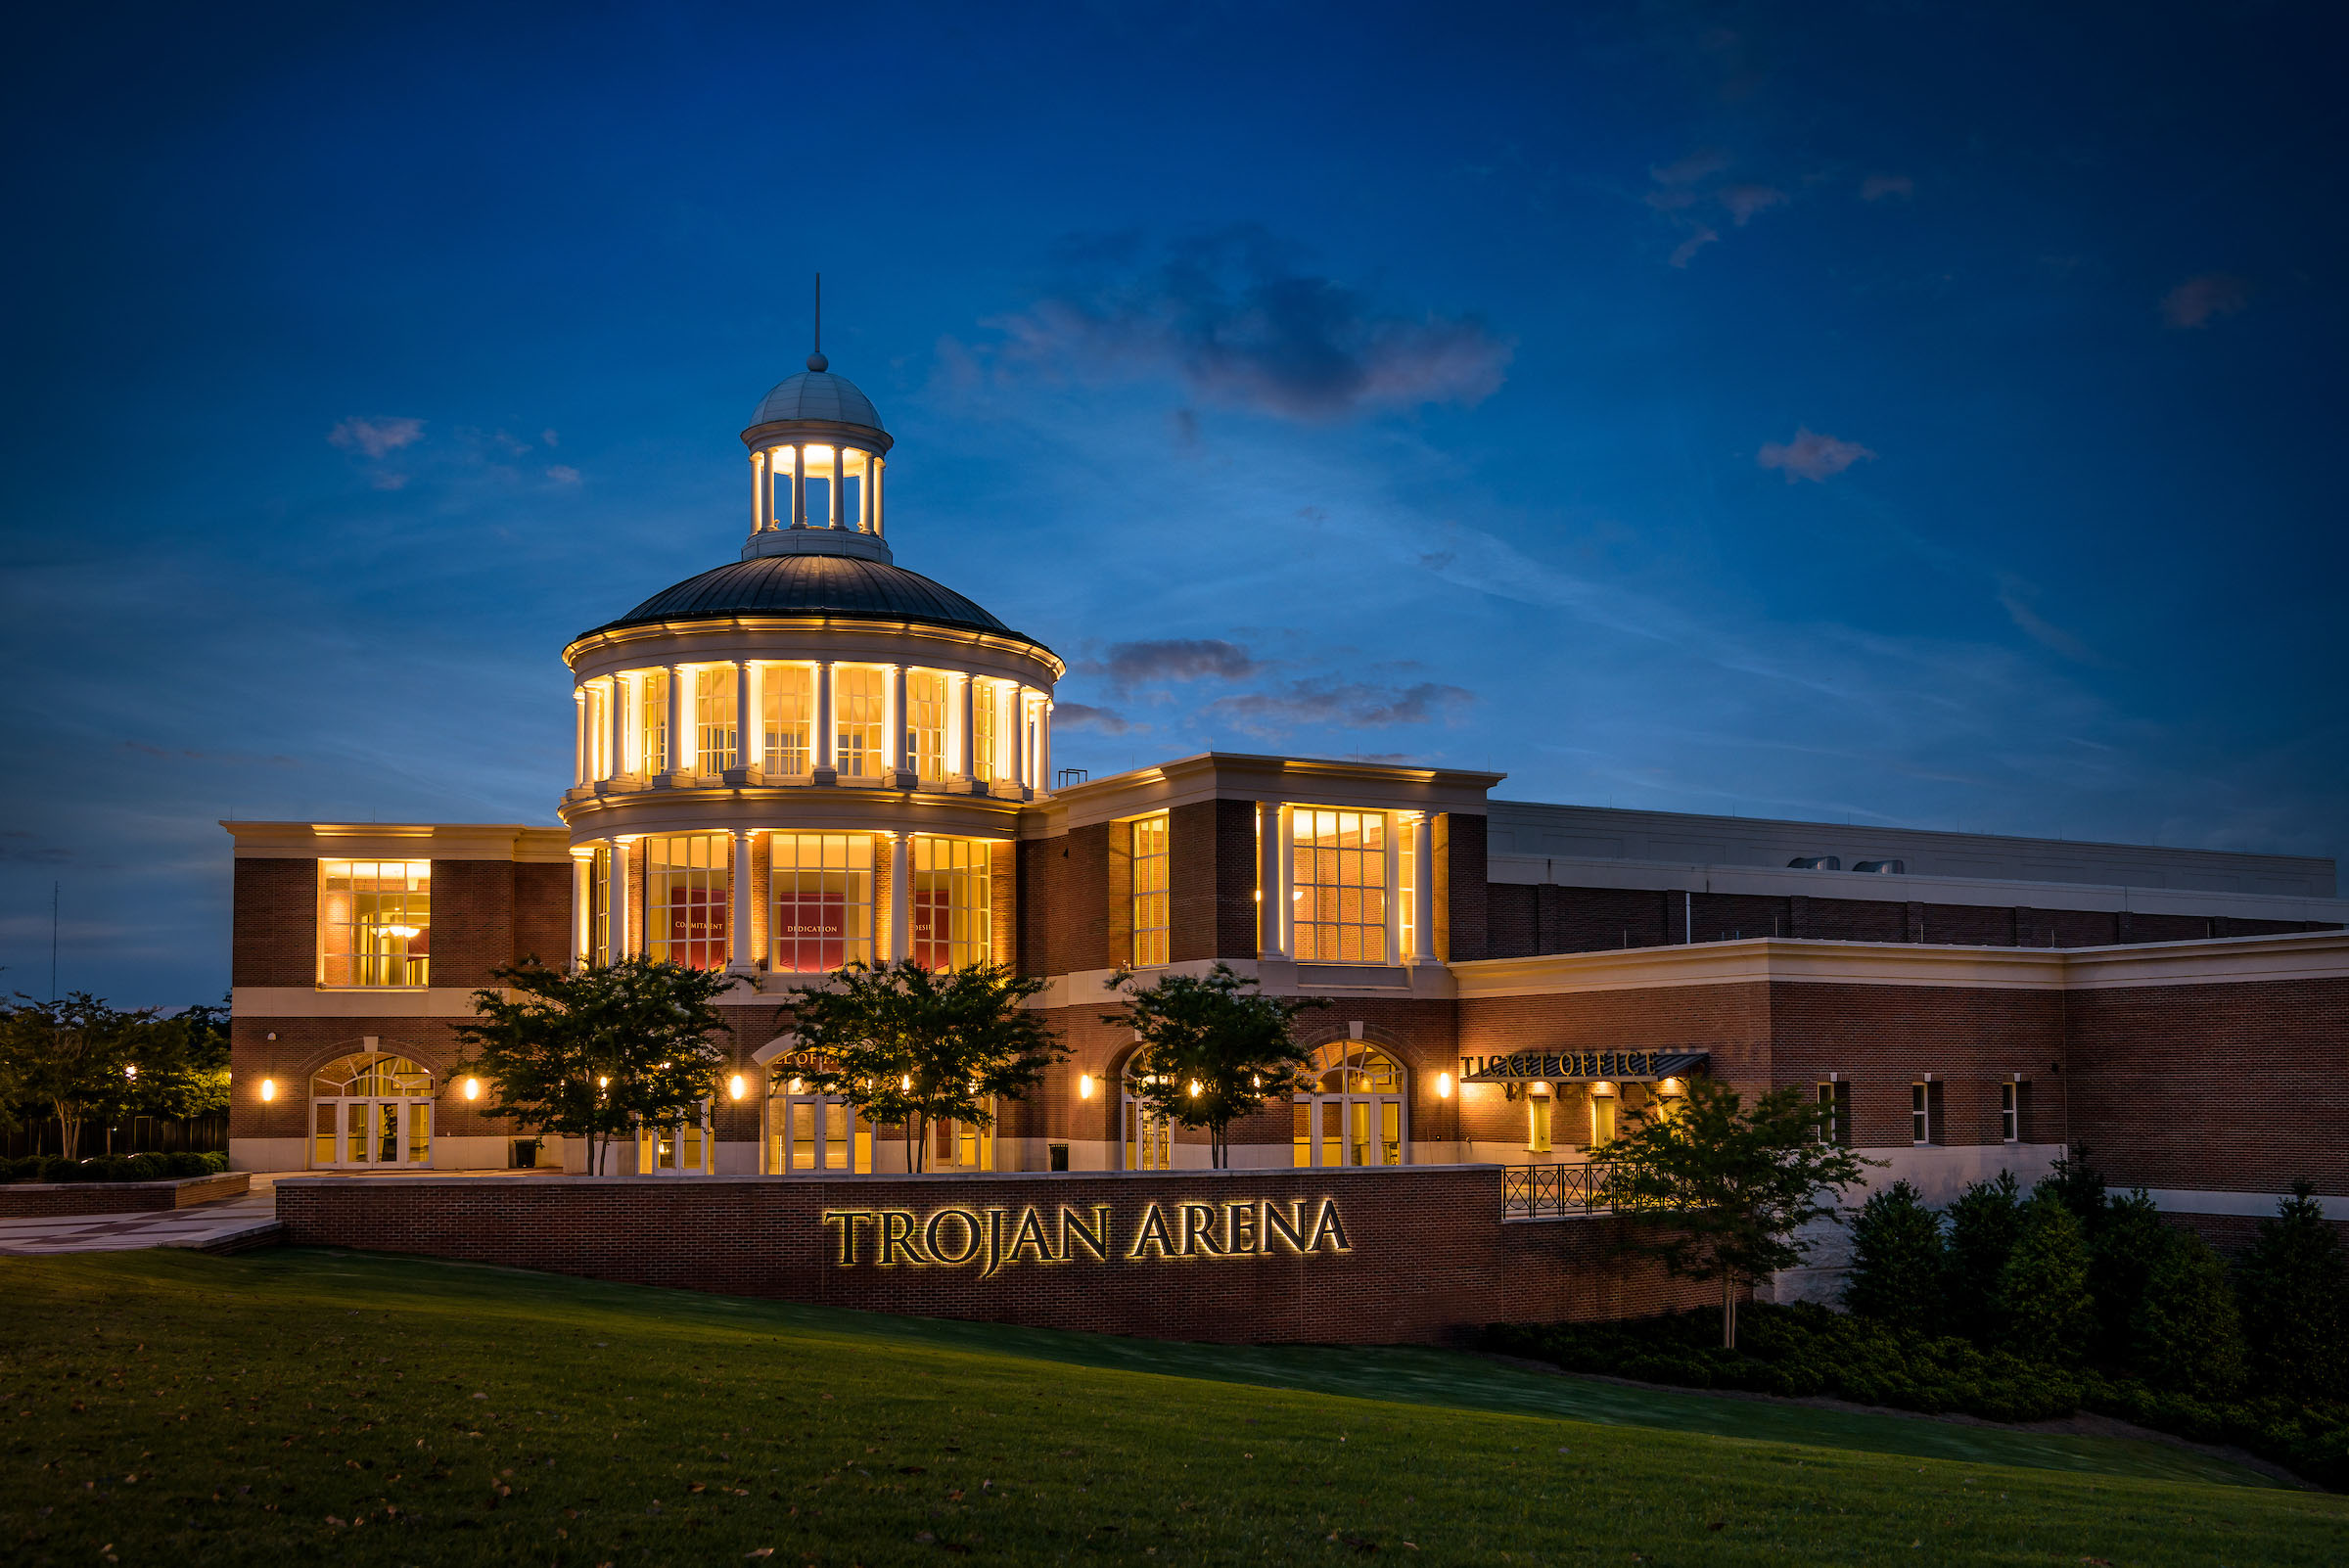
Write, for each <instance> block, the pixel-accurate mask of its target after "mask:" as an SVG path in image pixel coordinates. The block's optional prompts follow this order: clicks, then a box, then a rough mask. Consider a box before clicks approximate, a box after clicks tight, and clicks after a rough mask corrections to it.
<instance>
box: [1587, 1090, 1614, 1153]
mask: <svg viewBox="0 0 2349 1568" xmlns="http://www.w3.org/2000/svg"><path fill="white" fill-rule="evenodd" d="M1619 1103H1620V1102H1619V1101H1618V1100H1617V1099H1616V1096H1615V1085H1614V1084H1591V1085H1590V1147H1592V1148H1594V1149H1603V1148H1605V1147H1606V1146H1607V1145H1608V1144H1610V1143H1612V1142H1614V1141H1615V1108H1616V1106H1617V1105H1618V1104H1619Z"/></svg>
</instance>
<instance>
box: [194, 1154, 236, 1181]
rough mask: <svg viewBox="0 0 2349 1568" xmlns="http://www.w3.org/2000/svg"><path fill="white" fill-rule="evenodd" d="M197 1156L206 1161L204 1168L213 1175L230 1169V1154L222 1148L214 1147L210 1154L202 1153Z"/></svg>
mask: <svg viewBox="0 0 2349 1568" xmlns="http://www.w3.org/2000/svg"><path fill="white" fill-rule="evenodd" d="M197 1158H198V1159H200V1160H202V1161H203V1162H204V1169H205V1170H206V1171H207V1172H208V1173H209V1174H211V1175H213V1176H218V1175H220V1174H221V1173H222V1172H224V1171H226V1170H227V1169H228V1156H227V1155H226V1154H225V1153H222V1152H221V1151H220V1150H217V1149H214V1150H212V1151H211V1152H210V1153H208V1154H200V1155H198V1156H197Z"/></svg>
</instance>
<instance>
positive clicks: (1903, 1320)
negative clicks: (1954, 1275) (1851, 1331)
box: [1843, 1180, 1949, 1329]
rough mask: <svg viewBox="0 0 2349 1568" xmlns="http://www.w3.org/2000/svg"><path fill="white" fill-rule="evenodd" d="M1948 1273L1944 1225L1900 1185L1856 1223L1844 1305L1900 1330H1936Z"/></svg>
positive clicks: (1878, 1197) (1875, 1200)
mask: <svg viewBox="0 0 2349 1568" xmlns="http://www.w3.org/2000/svg"><path fill="white" fill-rule="evenodd" d="M1948 1270H1949V1255H1948V1252H1947V1250H1946V1249H1945V1248H1944V1247H1943V1245H1942V1240H1941V1222H1940V1221H1939V1220H1937V1219H1935V1218H1934V1215H1933V1211H1932V1210H1930V1209H1928V1208H1926V1207H1925V1203H1924V1200H1923V1199H1922V1198H1920V1197H1919V1196H1917V1191H1916V1188H1914V1187H1912V1186H1911V1185H1910V1184H1909V1183H1908V1182H1907V1181H1905V1180H1904V1181H1895V1182H1894V1183H1893V1184H1892V1185H1891V1186H1889V1187H1886V1188H1885V1189H1884V1190H1883V1191H1881V1192H1877V1193H1873V1194H1871V1195H1870V1196H1869V1197H1868V1200H1867V1201H1866V1202H1865V1203H1864V1204H1862V1205H1861V1206H1860V1213H1859V1216H1858V1218H1856V1219H1855V1220H1854V1221H1853V1222H1852V1271H1851V1274H1850V1275H1849V1277H1848V1278H1847V1279H1846V1280H1845V1282H1844V1287H1843V1300H1844V1305H1845V1306H1847V1307H1849V1308H1850V1309H1851V1310H1852V1311H1853V1312H1855V1313H1857V1314H1860V1315H1861V1316H1863V1317H1872V1318H1874V1319H1876V1320H1878V1321H1879V1322H1884V1323H1889V1324H1891V1325H1892V1326H1894V1327H1896V1328H1913V1329H1932V1328H1935V1327H1938V1326H1939V1325H1940V1322H1941V1316H1942V1291H1943V1286H1944V1280H1945V1276H1946V1275H1947V1273H1948Z"/></svg>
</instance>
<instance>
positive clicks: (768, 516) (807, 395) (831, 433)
mask: <svg viewBox="0 0 2349 1568" xmlns="http://www.w3.org/2000/svg"><path fill="white" fill-rule="evenodd" d="M816 288H817V294H816V316H815V343H814V351H813V352H811V353H810V354H808V356H807V368H806V370H804V371H802V372H800V374H798V375H796V376H792V377H790V378H788V379H787V380H785V381H783V382H781V383H779V384H777V385H776V387H775V388H774V390H773V391H771V392H768V393H767V394H766V395H765V396H764V397H761V398H760V400H759V406H758V408H757V409H755V410H754V411H753V412H752V414H751V423H750V426H749V428H748V429H746V430H744V431H743V433H742V443H743V444H744V445H745V446H747V447H749V448H750V454H751V536H750V537H749V538H748V539H747V540H745V541H744V543H743V546H742V558H743V559H744V560H745V561H751V560H756V559H758V558H759V557H760V556H769V555H832V556H855V557H859V558H861V559H864V560H868V561H884V562H886V561H888V560H889V559H890V553H889V545H888V543H887V542H886V540H885V538H884V535H883V526H882V476H883V473H884V471H885V470H886V469H887V467H888V464H887V463H886V461H885V460H884V459H885V456H886V454H887V453H888V451H889V448H890V446H891V445H892V444H893V442H892V440H891V438H890V434H889V432H888V431H886V430H884V429H882V428H881V414H880V411H879V410H878V409H876V408H874V407H873V400H872V399H871V398H870V397H867V396H865V394H864V393H863V392H862V391H861V390H859V389H858V387H857V386H856V384H855V383H854V382H852V381H851V380H849V379H848V378H847V377H846V376H836V375H834V374H833V373H832V368H831V361H830V360H828V359H826V358H825V357H824V326H823V294H822V288H823V285H822V280H821V279H818V280H817V285H816Z"/></svg>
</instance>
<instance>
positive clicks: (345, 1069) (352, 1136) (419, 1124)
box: [310, 1051, 435, 1170]
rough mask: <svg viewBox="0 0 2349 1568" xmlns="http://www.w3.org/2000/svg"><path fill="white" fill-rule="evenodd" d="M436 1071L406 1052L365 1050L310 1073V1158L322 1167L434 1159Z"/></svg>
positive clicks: (410, 1163)
mask: <svg viewBox="0 0 2349 1568" xmlns="http://www.w3.org/2000/svg"><path fill="white" fill-rule="evenodd" d="M434 1093H435V1088H434V1084H433V1075H432V1074H431V1073H430V1072H428V1071H426V1070H425V1069H424V1068H421V1067H419V1066H417V1065H416V1064H415V1063H414V1062H412V1061H410V1060H408V1059H407V1058H406V1057H405V1056H394V1055H392V1054H391V1053H390V1052H389V1051H360V1052H358V1053H357V1054H356V1055H352V1056H345V1057H344V1058H343V1059H342V1060H341V1061H339V1062H333V1063H330V1064H329V1065H327V1066H325V1067H322V1068H320V1069H319V1070H318V1071H317V1073H316V1074H314V1075H312V1077H311V1079H310V1164H311V1166H312V1167H313V1168H315V1169H320V1170H342V1169H349V1168H353V1167H361V1166H409V1167H414V1166H421V1165H430V1164H432V1163H433V1094H434Z"/></svg>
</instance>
